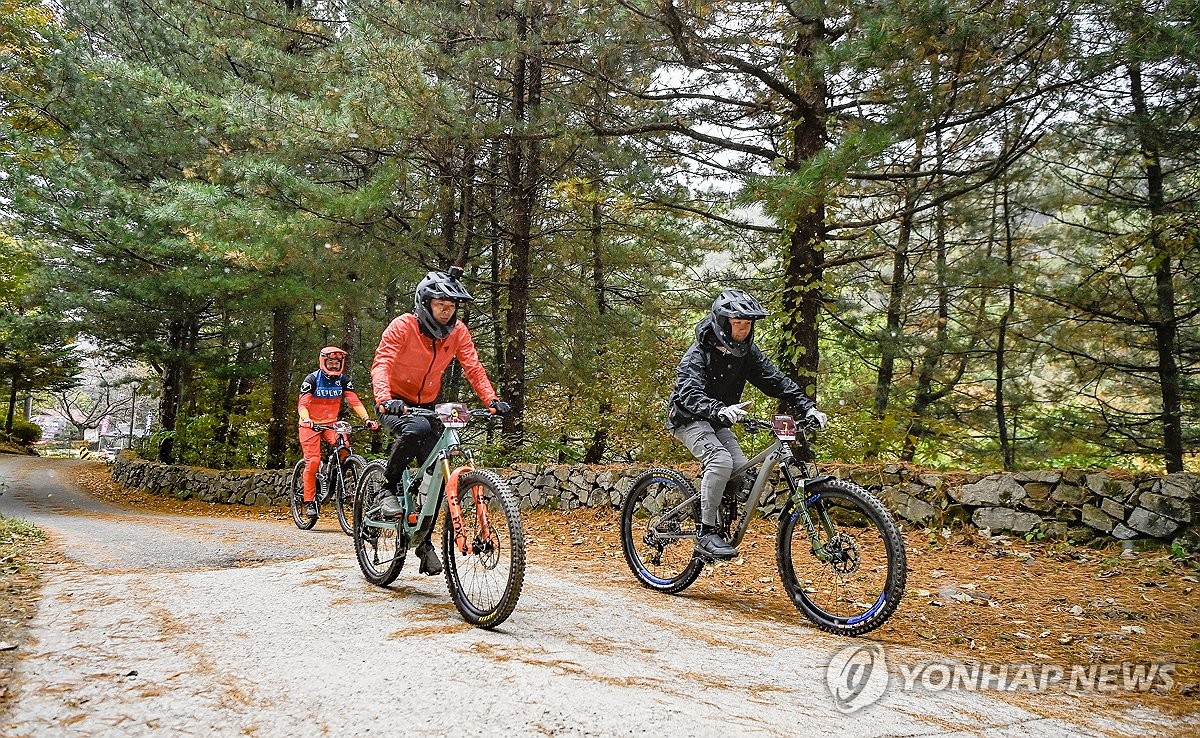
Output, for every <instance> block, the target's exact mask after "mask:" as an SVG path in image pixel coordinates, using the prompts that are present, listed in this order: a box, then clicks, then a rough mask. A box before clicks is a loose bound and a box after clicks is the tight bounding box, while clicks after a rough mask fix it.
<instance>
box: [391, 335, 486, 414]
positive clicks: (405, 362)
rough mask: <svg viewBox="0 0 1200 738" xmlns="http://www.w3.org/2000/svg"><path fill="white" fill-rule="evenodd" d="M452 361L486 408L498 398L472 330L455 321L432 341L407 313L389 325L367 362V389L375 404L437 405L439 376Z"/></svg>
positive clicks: (440, 379)
mask: <svg viewBox="0 0 1200 738" xmlns="http://www.w3.org/2000/svg"><path fill="white" fill-rule="evenodd" d="M453 359H458V363H459V364H461V365H462V368H463V373H464V374H466V376H467V381H469V382H470V383H471V386H472V387H473V388H474V389H475V394H476V395H479V400H480V401H481V402H482V403H483V404H484V405H485V406H486V405H488V404H490V403H491V401H492V400H494V399H496V390H494V389H492V383H491V381H490V380H489V379H488V375H487V370H486V369H484V368H483V364H481V363H479V354H478V353H476V352H475V342H474V341H472V340H471V332H470V331H469V330H467V327H466V326H465V325H463V324H462V321H457V322H455V324H454V329H453V330H451V331H450V335H449V336H446V337H445V338H444V339H442V340H440V341H434V340H433V339H432V338H430V337H429V336H427V335H425V334H424V333H421V329H420V327H419V326H418V324H417V316H415V315H413V314H412V313H405V314H404V315H401V316H400V317H398V318H396V319H395V320H393V321H392V322H391V323H389V324H388V327H387V328H385V329H384V331H383V337H382V338H380V339H379V347H378V348H376V349H375V360H374V361H372V362H371V390H372V391H373V392H374V394H375V402H376V404H378V403H381V402H386V401H387V400H393V399H399V400H404V401H405V402H406V403H408V404H410V405H428V404H431V403H433V402H436V401H437V398H438V393H439V392H440V391H441V389H442V375H443V374H444V373H445V372H446V368H447V367H448V366H450V362H451V361H452V360H453Z"/></svg>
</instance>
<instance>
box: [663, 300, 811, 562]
mask: <svg viewBox="0 0 1200 738" xmlns="http://www.w3.org/2000/svg"><path fill="white" fill-rule="evenodd" d="M765 317H767V311H766V310H765V309H764V308H763V306H762V303H760V302H759V301H758V300H756V299H754V298H753V297H751V296H750V295H748V294H746V293H745V292H742V291H741V290H725V291H724V292H722V293H721V294H720V295H718V296H717V299H716V300H715V301H714V302H713V305H712V312H711V313H710V314H709V315H708V316H707V317H706V318H704V320H702V321H700V323H699V324H698V325H697V326H696V341H695V343H693V344H692V345H691V347H689V348H688V350H687V351H686V352H685V353H684V355H683V360H682V361H680V362H679V368H678V369H677V370H676V380H675V389H674V391H672V392H671V406H670V409H669V411H668V413H667V429H668V430H670V431H671V435H673V436H675V437H676V438H678V439H679V440H680V441H681V442H682V443H683V445H685V446H687V447H688V450H689V451H691V452H692V454H693V455H694V456H695V457H696V458H697V459H699V460H700V461H701V463H702V464H703V467H704V471H703V475H702V477H701V480H700V530H699V531H697V537H696V549H697V550H698V551H699V552H700V553H702V554H704V555H706V556H708V557H709V558H713V559H730V558H733V557H734V556H737V549H736V548H733V547H732V546H730V545H729V542H728V541H726V540H725V539H724V538H722V537H721V534H720V533H719V532H718V528H717V508H718V507H719V506H720V504H721V496H722V495H723V494H724V493H725V491H726V490H727V489H728V490H730V491H734V490H736V489H738V488H740V486H741V484H742V478H741V477H740V476H739V477H734V478H732V479H731V478H730V474H731V473H732V471H733V470H734V469H736V468H738V467H740V466H742V465H743V464H745V463H746V455H745V454H743V453H742V449H741V446H739V445H738V442H737V437H736V436H735V435H734V434H733V431H732V430H731V427H732V426H733V424H734V423H736V422H738V421H739V420H741V419H743V418H745V417H746V411H745V409H744V407H745V405H747V404H748V403H744V402H741V399H742V391H743V390H744V389H745V388H746V382H750V384H753V385H754V386H755V387H758V388H759V389H760V390H762V391H763V392H764V393H765V394H767V395H770V396H771V397H778V398H781V399H783V401H784V403H785V405H786V406H788V407H790V408H792V409H793V410H794V412H796V414H798V415H807V416H812V417H813V418H814V419H816V420H817V422H818V423H819V424H820V425H821V426H822V427H824V426H825V423H826V421H827V417H826V415H825V413H823V412H821V411H820V410H817V408H816V406H815V405H814V403H813V401H812V400H810V399H808V398H807V397H805V395H804V391H803V390H801V389H800V386H799V385H797V384H796V383H795V382H794V381H792V380H791V379H789V378H788V377H787V376H785V375H784V374H783V372H781V371H779V368H778V367H776V366H775V365H774V364H773V363H771V360H770V359H768V358H767V356H766V354H764V353H763V352H762V349H760V348H759V347H758V346H757V345H756V344H755V343H754V321H756V320H761V319H762V318H765Z"/></svg>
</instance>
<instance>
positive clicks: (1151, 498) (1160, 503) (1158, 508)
mask: <svg viewBox="0 0 1200 738" xmlns="http://www.w3.org/2000/svg"><path fill="white" fill-rule="evenodd" d="M1138 504H1139V505H1141V506H1142V507H1144V508H1146V509H1147V510H1149V511H1150V512H1152V513H1155V514H1156V515H1161V516H1163V517H1164V518H1171V519H1172V520H1178V521H1179V522H1181V523H1190V522H1192V511H1191V506H1190V505H1188V503H1187V502H1186V501H1184V500H1181V499H1179V498H1178V497H1168V496H1166V495H1156V494H1154V493H1153V492H1145V493H1143V494H1142V496H1141V497H1139V498H1138Z"/></svg>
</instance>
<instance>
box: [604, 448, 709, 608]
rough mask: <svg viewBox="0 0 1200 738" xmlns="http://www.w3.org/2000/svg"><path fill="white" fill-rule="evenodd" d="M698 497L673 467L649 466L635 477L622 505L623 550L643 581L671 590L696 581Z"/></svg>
mask: <svg viewBox="0 0 1200 738" xmlns="http://www.w3.org/2000/svg"><path fill="white" fill-rule="evenodd" d="M699 523H700V497H699V495H697V494H696V489H695V488H694V487H693V486H692V483H691V482H689V481H688V480H686V479H684V478H683V476H682V475H681V474H680V473H679V472H677V471H674V470H671V469H650V470H649V471H646V472H644V473H642V474H641V476H639V477H638V478H637V479H635V480H633V486H632V487H631V488H630V489H629V494H628V495H626V496H625V504H624V505H622V506H621V550H622V551H623V552H624V553H625V563H627V564H628V565H629V569H630V571H632V572H633V575H634V576H635V577H637V580H638V581H639V582H641V583H642V584H643V585H644V586H646V587H649V588H650V589H653V590H655V591H657V592H664V593H666V594H675V593H677V592H682V591H683V590H685V589H687V588H688V587H689V586H691V584H692V582H694V581H696V577H698V576H700V572H701V571H702V570H703V569H704V561H702V560H701V559H700V558H699V557H697V556H696V555H695V541H696V526H697V525H698V524H699Z"/></svg>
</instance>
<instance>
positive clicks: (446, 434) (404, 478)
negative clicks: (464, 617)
mask: <svg viewBox="0 0 1200 738" xmlns="http://www.w3.org/2000/svg"><path fill="white" fill-rule="evenodd" d="M427 412H428V411H427ZM485 412H486V411H485ZM472 414H475V412H472ZM455 457H463V458H464V459H465V460H466V463H465V464H463V465H462V466H458V467H455V468H453V469H451V467H450V460H451V459H452V458H455ZM430 469H432V473H431V474H430V481H429V489H428V491H427V492H426V494H425V499H424V501H423V502H422V503H421V509H420V511H419V512H418V511H414V512H410V513H408V514H407V515H405V516H404V517H403V518H402V519H399V520H395V521H389V520H380V519H379V518H378V517H377V515H378V512H379V508H372V509H371V510H369V511H368V515H367V516H365V517H364V520H363V524H364V525H366V526H368V527H371V528H392V529H394V530H395V531H396V532H397V534H400V535H403V536H404V537H405V540H408V541H420V540H424V538H425V536H426V535H428V534H429V532H430V531H431V530H433V526H434V525H435V524H436V523H437V516H438V513H439V511H440V510H441V506H442V499H443V497H444V498H445V499H446V504H447V507H448V508H449V510H450V521H451V526H452V529H453V531H454V544H455V547H456V548H458V550H459V551H461V552H462V553H464V554H466V553H470V542H469V541H468V540H467V535H466V531H465V528H464V526H463V520H462V509H461V506H460V505H459V501H458V479H459V477H460V476H462V475H463V474H465V473H467V472H470V471H473V470H474V469H475V467H474V454H473V453H472V451H471V449H469V448H467V447H465V446H463V445H462V439H461V438H460V437H459V435H458V429H457V428H453V427H449V426H447V427H445V428H444V429H443V431H442V435H441V437H440V438H438V441H437V444H436V445H435V446H434V447H433V450H432V451H430V452H429V455H428V456H426V457H425V460H424V461H423V462H422V463H421V466H420V467H418V470H419V471H420V473H424V472H425V471H426V470H430ZM412 476H413V475H412V473H411V472H410V471H409V470H408V469H405V470H404V472H403V474H402V475H401V478H400V486H401V488H402V490H403V491H402V492H401V497H402V499H403V502H404V509H405V510H409V511H412V510H413V507H414V504H415V502H416V499H415V495H414V494H413V491H412V489H411V487H412ZM435 490H436V493H435ZM474 494H475V510H476V515H477V516H478V518H479V523H480V528H481V530H483V531H486V535H487V536H488V537H489V538H490V537H493V536H494V535H495V534H494V533H493V532H492V527H491V525H490V523H489V521H488V517H487V506H486V504H485V501H484V500H483V499H481V498H482V495H481V493H480V492H478V491H476V492H475V493H474Z"/></svg>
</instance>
